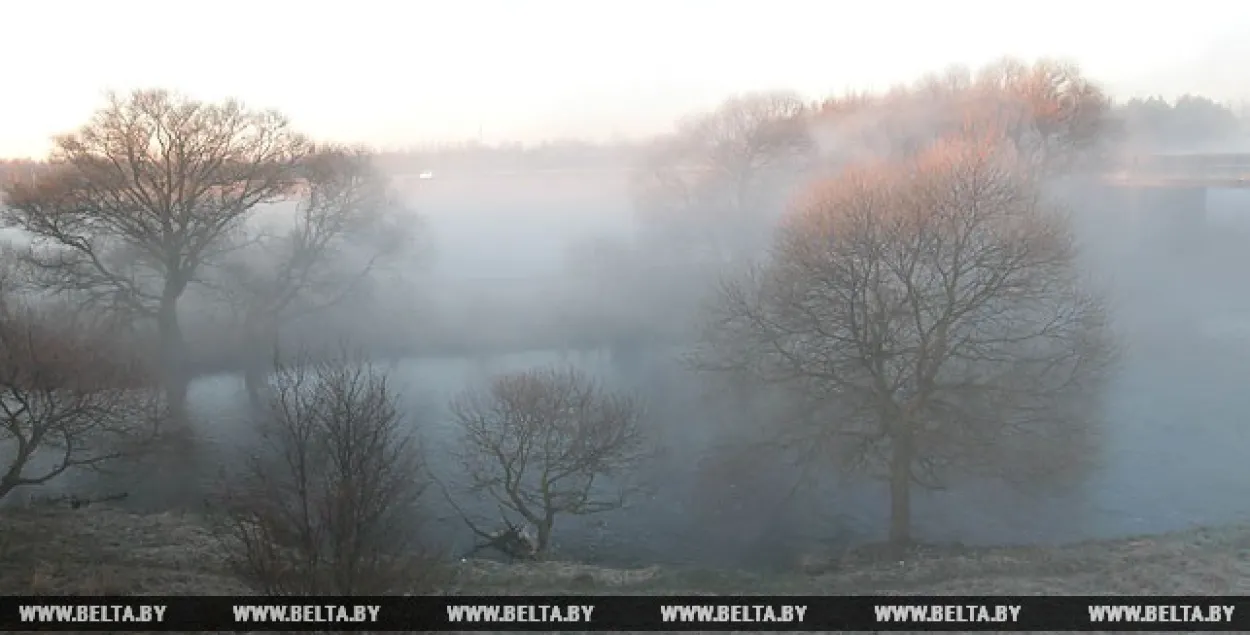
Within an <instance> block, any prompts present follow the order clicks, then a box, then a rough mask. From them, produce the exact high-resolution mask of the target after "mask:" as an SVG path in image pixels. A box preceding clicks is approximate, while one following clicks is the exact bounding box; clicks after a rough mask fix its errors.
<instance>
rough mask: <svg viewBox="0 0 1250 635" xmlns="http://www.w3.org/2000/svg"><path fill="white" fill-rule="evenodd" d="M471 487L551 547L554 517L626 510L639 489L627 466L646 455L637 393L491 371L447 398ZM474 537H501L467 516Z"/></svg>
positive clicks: (546, 375)
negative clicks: (475, 386) (478, 384)
mask: <svg viewBox="0 0 1250 635" xmlns="http://www.w3.org/2000/svg"><path fill="white" fill-rule="evenodd" d="M451 413H452V417H453V419H454V421H455V422H456V424H457V425H458V427H459V429H460V434H461V437H460V446H459V450H458V453H457V458H459V460H460V463H461V465H462V466H463V468H464V474H465V477H466V478H467V480H468V481H467V488H466V489H467V491H468V492H469V493H471V494H477V495H484V496H485V497H487V498H488V499H489V500H490V501H491V502H492V503H494V504H497V505H498V506H499V507H500V508H501V513H503V514H504V518H503V522H504V523H505V524H506V525H507V526H508V527H509V528H510V530H511V531H510V532H508V533H509V534H514V533H516V524H515V523H514V521H513V519H510V518H509V513H510V514H511V515H513V516H514V517H516V516H519V517H520V520H521V522H522V523H523V524H525V525H527V526H528V527H531V528H532V529H533V530H534V531H535V534H536V537H535V541H536V542H535V544H534V549H533V551H534V552H535V553H536V554H541V553H543V552H545V551H547V549H548V547H550V544H551V535H552V530H553V528H554V527H555V521H556V518H557V517H558V516H560V515H562V514H567V515H574V516H582V515H587V514H596V513H601V512H606V511H610V510H614V509H619V508H621V507H624V506H625V505H626V504H627V502H628V501H629V498H630V496H631V495H633V494H636V493H638V491H639V488H640V487H641V485H640V484H639V483H638V482H637V481H636V480H635V479H634V478H633V476H634V475H633V474H631V469H632V468H635V467H637V465H638V464H639V462H640V461H642V460H643V459H645V458H646V457H647V456H648V455H649V454H650V448H649V447H648V444H647V443H646V439H645V436H644V434H643V431H642V428H641V427H640V425H639V421H640V417H641V411H640V409H639V407H638V405H637V404H636V403H635V402H634V400H633V399H631V398H629V397H625V396H621V395H615V394H612V393H609V392H607V391H605V390H603V389H602V388H600V386H599V385H598V384H597V383H596V382H595V381H594V380H592V379H591V378H589V377H587V376H586V375H584V374H583V373H581V372H579V371H576V370H571V369H570V370H555V369H539V370H529V371H524V372H518V373H512V374H507V375H502V376H499V377H496V378H495V379H494V380H493V381H492V382H491V383H490V385H489V387H488V388H486V389H485V390H469V391H466V392H465V393H463V394H461V395H460V396H459V397H457V398H456V399H455V400H454V401H453V402H452V404H451ZM462 515H463V516H465V521H466V522H467V523H468V524H469V527H470V528H471V529H472V530H473V531H474V532H475V533H477V534H478V535H479V536H480V537H482V538H484V539H487V540H488V541H495V540H498V538H499V537H500V534H499V532H492V531H489V530H486V529H483V528H482V527H481V526H480V525H479V524H478V523H476V522H474V521H473V520H472V519H471V518H469V517H468V516H467V515H465V514H463V513H462Z"/></svg>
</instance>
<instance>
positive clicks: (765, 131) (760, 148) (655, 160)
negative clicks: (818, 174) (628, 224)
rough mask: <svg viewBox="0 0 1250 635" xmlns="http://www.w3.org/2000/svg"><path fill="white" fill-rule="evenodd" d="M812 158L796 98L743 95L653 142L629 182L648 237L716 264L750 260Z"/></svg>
mask: <svg viewBox="0 0 1250 635" xmlns="http://www.w3.org/2000/svg"><path fill="white" fill-rule="evenodd" d="M813 151H814V143H813V141H812V138H811V135H810V134H809V131H808V119H807V109H806V105H805V104H804V102H803V100H802V99H801V98H799V97H798V96H797V95H794V94H792V93H786V92H763V93H750V94H746V95H742V96H739V97H735V98H732V99H729V100H727V101H726V102H724V103H723V104H721V105H720V106H719V107H718V108H716V109H715V110H713V111H711V112H708V113H702V114H699V115H696V116H692V117H689V118H687V119H685V120H683V121H682V122H680V124H679V125H678V128H677V130H676V132H674V133H673V134H671V135H668V136H666V137H662V138H660V139H657V140H656V141H655V142H654V143H653V145H652V146H651V147H650V148H649V149H648V151H647V152H645V153H644V155H643V157H642V161H641V164H640V165H638V166H637V168H636V170H635V173H634V175H633V185H632V189H633V196H634V199H635V207H636V209H637V212H638V214H639V216H640V217H641V220H642V221H643V223H644V227H645V228H646V231H647V232H648V234H649V236H648V238H650V239H652V240H657V241H660V243H661V244H664V245H667V246H668V247H669V248H670V249H676V250H680V253H682V254H683V257H691V256H697V257H702V258H711V259H712V260H713V261H715V262H717V263H723V262H725V261H734V260H742V259H745V258H749V257H750V256H753V255H755V252H756V251H757V248H759V247H761V246H762V245H760V244H759V243H758V239H759V237H760V236H761V235H767V228H768V227H769V224H770V221H771V220H773V218H771V217H770V213H769V212H770V211H774V210H773V209H772V208H773V207H775V206H774V205H773V204H772V203H773V202H774V201H775V200H777V195H778V193H779V192H780V191H784V189H785V184H786V183H788V182H789V180H790V179H792V178H793V177H794V176H796V175H797V174H798V173H801V172H802V171H803V170H805V169H806V167H807V165H808V162H809V161H810V159H811V157H812V153H813Z"/></svg>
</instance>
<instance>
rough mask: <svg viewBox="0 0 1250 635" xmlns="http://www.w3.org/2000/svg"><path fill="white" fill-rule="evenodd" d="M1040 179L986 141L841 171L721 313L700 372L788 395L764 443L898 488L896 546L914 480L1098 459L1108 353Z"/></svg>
mask: <svg viewBox="0 0 1250 635" xmlns="http://www.w3.org/2000/svg"><path fill="white" fill-rule="evenodd" d="M1031 173H1032V172H1031V170H1029V169H1023V170H1022V169H1019V164H1017V163H1016V162H1015V161H1014V155H1013V154H1012V153H1011V152H1010V151H1009V150H1005V149H1003V145H1002V144H1000V143H998V142H997V140H996V139H993V140H986V139H981V138H976V139H960V140H952V141H945V142H941V143H938V144H937V145H935V146H933V147H932V148H931V149H930V150H928V151H927V152H924V153H923V154H922V155H920V156H918V157H916V158H914V159H912V160H909V161H899V162H894V163H887V164H880V165H873V166H868V167H860V168H856V169H851V170H848V171H847V172H846V173H844V174H843V175H841V176H839V177H837V178H835V179H832V180H830V181H828V182H825V183H821V184H819V185H818V186H816V187H815V188H813V190H812V192H811V193H810V195H809V196H808V197H807V198H806V199H805V200H804V201H803V202H802V203H800V204H799V205H798V206H797V207H796V209H795V211H794V213H793V214H792V215H791V216H790V217H789V218H788V219H787V222H786V224H785V226H784V228H783V230H782V231H781V233H780V234H779V236H778V238H777V242H776V245H775V248H774V251H773V254H772V259H771V261H770V262H769V263H768V264H767V265H766V266H764V267H762V268H761V269H759V270H758V271H756V272H755V273H754V274H752V275H750V276H748V277H747V278H746V279H744V280H742V281H736V282H733V283H730V284H727V285H726V286H725V288H724V289H723V290H722V291H721V293H720V296H719V299H718V301H717V303H716V304H715V305H714V307H713V311H712V315H713V319H712V321H711V322H710V323H709V326H708V329H707V332H706V339H705V340H704V344H703V346H702V348H701V350H700V351H699V355H698V356H697V357H696V359H697V363H698V366H699V367H700V368H703V369H705V370H710V371H719V372H727V373H731V376H737V377H742V378H746V379H749V380H750V381H751V383H753V384H756V385H758V384H760V383H761V382H762V383H763V384H766V385H767V386H769V387H772V388H774V389H776V390H778V391H780V393H781V396H780V397H779V398H778V399H777V403H780V404H783V405H784V406H785V407H787V408H789V409H790V410H789V411H788V412H786V413H783V414H784V415H786V416H782V415H778V417H777V421H778V425H777V426H776V427H774V428H771V429H770V431H769V436H771V437H774V438H779V439H783V440H787V441H789V442H791V443H792V445H793V447H795V448H798V449H801V450H803V451H805V452H807V456H809V457H817V456H823V457H825V458H828V457H832V458H834V460H835V461H836V462H837V463H838V464H839V465H840V466H841V467H843V468H846V469H853V470H859V471H863V472H867V473H868V474H869V475H872V476H878V477H881V478H883V479H884V480H886V481H887V482H888V483H889V488H890V489H889V492H890V498H891V501H892V508H891V522H890V539H891V541H892V542H894V543H898V544H901V543H905V542H907V541H909V540H910V537H911V533H910V532H911V517H910V512H911V504H910V501H911V491H912V487H913V485H919V486H923V487H941V486H943V485H944V484H945V483H947V482H948V480H949V478H950V477H951V476H953V475H957V474H960V473H980V474H989V475H993V476H999V477H1006V478H1010V479H1012V480H1014V481H1015V482H1019V483H1029V482H1033V483H1044V482H1054V481H1055V480H1056V479H1066V478H1070V477H1076V476H1079V475H1081V474H1083V473H1084V472H1083V470H1082V469H1081V468H1083V467H1085V466H1086V465H1087V464H1088V461H1089V459H1090V458H1091V456H1092V455H1091V449H1092V444H1091V441H1092V440H1093V439H1094V438H1095V436H1096V434H1095V433H1096V431H1097V421H1098V418H1099V415H1100V410H1099V407H1098V405H1099V404H1098V399H1099V398H1100V396H1101V394H1102V392H1101V388H1102V385H1103V382H1102V380H1103V379H1105V376H1106V371H1107V370H1108V365H1109V363H1110V362H1111V361H1112V359H1113V355H1112V353H1113V350H1114V347H1113V346H1112V341H1111V338H1110V335H1109V330H1108V326H1107V322H1106V315H1105V311H1104V307H1103V305H1102V303H1101V301H1100V298H1099V297H1098V295H1097V294H1094V293H1092V292H1091V291H1090V289H1088V288H1087V287H1086V286H1085V285H1084V284H1083V280H1082V278H1081V276H1080V274H1079V273H1078V270H1077V269H1078V268H1077V265H1076V262H1075V256H1076V252H1075V248H1074V246H1073V237H1072V234H1071V230H1070V227H1069V225H1068V224H1067V222H1066V219H1065V218H1064V217H1063V216H1062V215H1061V214H1058V213H1056V212H1054V211H1053V210H1051V209H1049V208H1047V207H1046V206H1045V205H1043V204H1042V203H1041V202H1040V198H1039V193H1038V190H1037V187H1036V184H1035V183H1034V182H1033V180H1032V179H1031V178H1030V174H1031ZM774 396H775V395H774ZM775 397H776V396H775ZM782 423H784V424H785V425H782Z"/></svg>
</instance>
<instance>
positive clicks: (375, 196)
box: [208, 147, 418, 405]
mask: <svg viewBox="0 0 1250 635" xmlns="http://www.w3.org/2000/svg"><path fill="white" fill-rule="evenodd" d="M300 174H301V176H302V177H303V178H304V181H305V186H304V188H303V189H302V193H301V195H300V196H299V198H298V200H297V201H295V202H294V204H293V205H291V208H292V210H293V214H292V215H291V216H285V215H274V217H272V218H266V219H255V220H256V221H257V222H255V223H253V226H252V227H250V228H249V230H250V231H249V232H248V233H247V234H245V235H243V236H242V237H241V238H242V239H243V240H244V241H245V242H246V245H245V246H244V247H242V248H240V249H238V250H235V251H233V252H232V253H231V254H230V255H229V256H227V257H226V258H224V259H223V262H222V263H221V266H219V267H216V268H214V269H213V271H211V272H209V274H208V277H209V278H210V286H211V288H212V291H213V292H214V293H213V295H214V296H216V297H219V298H222V299H224V300H225V301H226V303H227V305H228V306H230V307H231V308H232V309H233V310H234V312H235V313H236V314H237V315H236V318H237V323H238V329H239V330H238V332H239V337H240V342H241V349H242V351H243V354H244V355H246V356H248V359H246V361H245V365H244V369H245V377H246V380H247V388H248V394H249V396H250V397H251V399H252V401H253V403H254V404H257V405H259V404H262V403H263V399H264V398H263V396H262V394H261V393H262V388H263V386H264V383H265V375H266V374H267V373H268V372H269V370H271V369H270V368H269V367H268V366H269V364H270V362H271V356H270V351H272V350H273V348H274V347H275V346H277V344H278V328H279V325H281V324H285V323H289V322H291V321H293V320H296V319H298V318H300V317H303V316H306V315H309V314H311V313H314V312H317V311H320V310H323V309H326V308H328V307H331V306H334V305H337V304H340V303H342V302H344V301H346V300H349V299H363V298H361V297H360V296H362V295H363V294H364V293H365V292H367V290H368V287H369V285H368V283H369V282H370V280H371V275H372V274H374V273H375V272H376V271H377V270H378V269H379V268H380V267H382V266H385V265H387V264H390V262H391V260H392V259H394V258H396V257H399V256H403V255H405V254H407V253H409V248H410V247H412V246H413V239H414V237H415V231H416V229H417V224H416V223H417V220H418V219H417V216H416V215H415V214H414V213H412V212H411V211H410V210H407V209H406V208H405V207H404V206H403V205H402V204H401V202H400V201H399V200H398V199H397V197H396V195H395V193H394V192H393V191H392V189H391V187H390V179H389V178H388V177H387V176H386V175H385V174H383V173H382V172H381V171H380V170H378V169H377V167H376V166H375V165H374V163H373V156H372V155H371V154H370V153H368V152H366V151H363V150H352V149H346V148H339V147H327V148H319V149H318V150H317V152H316V153H315V154H312V155H310V156H309V157H307V158H305V160H304V161H303V162H301V164H300Z"/></svg>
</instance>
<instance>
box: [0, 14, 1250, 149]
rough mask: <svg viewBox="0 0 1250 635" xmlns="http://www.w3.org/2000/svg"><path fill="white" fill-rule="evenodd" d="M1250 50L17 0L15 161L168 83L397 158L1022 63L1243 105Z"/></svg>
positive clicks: (1150, 26) (6, 136) (12, 76)
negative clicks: (1071, 63)
mask: <svg viewBox="0 0 1250 635" xmlns="http://www.w3.org/2000/svg"><path fill="white" fill-rule="evenodd" d="M1247 36H1250V2H1244V1H1243V0H1229V1H1227V2H1215V1H1207V0H1189V1H1188V2H1183V3H1174V2H1168V3H1153V2H1136V1H1134V2H1120V1H1118V0H1047V1H1045V2H1027V3H1026V2H1019V1H1014V0H983V1H980V0H945V1H941V2H938V1H932V0H915V1H912V2H907V1H902V0H868V1H859V0H811V1H804V0H754V1H751V2H745V1H743V0H611V1H609V0H580V1H579V0H442V1H432V0H377V1H375V0H353V1H351V2H316V1H307V0H305V1H303V2H295V1H287V0H251V1H250V2H245V1H236V0H214V1H209V2H186V1H171V0H164V1H157V0H153V1H146V0H111V1H108V2H101V1H95V0H82V1H73V0H6V1H5V2H4V3H3V4H0V42H2V43H3V45H4V49H5V50H6V51H7V52H8V55H7V56H6V57H7V59H6V60H5V61H6V64H5V67H4V80H5V87H6V90H5V91H3V92H4V96H3V98H0V156H3V155H8V156H22V155H37V154H42V153H43V152H44V151H45V149H46V147H47V139H48V137H49V136H50V135H52V134H54V133H57V132H62V131H66V130H69V129H72V128H73V127H75V126H77V125H79V124H80V123H82V122H83V121H84V120H85V118H86V117H87V116H88V115H89V114H90V113H91V111H92V110H93V109H94V108H95V107H96V106H98V105H99V104H100V98H101V95H102V94H103V92H104V91H105V90H107V89H110V88H111V89H120V90H128V89H131V88H136V87H151V86H160V87H167V88H173V89H177V90H181V91H183V92H187V93H189V94H192V95H194V96H197V97H202V98H211V99H217V98H221V97H226V96H234V97H239V98H242V99H244V100H245V101H247V102H248V103H249V104H251V105H255V106H264V107H275V108H279V109H281V110H283V111H285V112H286V113H287V114H289V115H290V116H291V117H292V118H293V119H294V120H295V122H296V123H297V124H298V125H299V126H300V127H301V128H303V129H304V130H306V131H308V132H310V133H311V134H313V135H315V136H318V137H321V138H327V139H334V140H341V141H353V142H364V143H368V144H371V145H377V146H383V147H406V146H412V145H417V144H420V143H423V142H442V141H458V140H464V139H468V138H476V137H477V136H478V133H479V130H481V132H482V134H483V136H484V138H485V140H486V141H488V142H496V141H513V140H515V141H537V140H541V139H545V138H553V137H595V138H607V137H611V136H613V135H623V136H635V135H639V134H648V133H651V132H654V131H657V130H661V129H664V128H665V127H667V125H668V124H669V123H670V122H671V120H672V119H673V118H674V117H675V116H677V115H679V114H681V113H684V112H687V111H689V110H690V109H693V108H700V107H704V106H707V105H710V104H713V103H715V102H716V101H717V100H718V99H720V98H722V97H724V96H725V95H727V94H729V93H734V92H741V91H745V90H752V89H762V88H793V89H796V90H799V91H802V92H804V93H806V94H809V95H811V96H813V97H816V96H820V95H822V94H826V93H829V92H841V91H843V90H846V89H849V88H881V87H885V86H888V85H890V84H892V83H895V82H898V81H904V80H910V79H912V78H914V77H916V76H917V75H920V74H922V73H924V72H925V71H928V70H937V69H940V68H941V67H943V66H946V65H947V64H950V63H963V64H970V65H976V64H980V63H984V62H986V61H989V60H992V59H994V58H996V57H1000V56H1002V55H1005V54H1010V55H1016V56H1021V57H1025V58H1032V57H1036V56H1041V55H1050V56H1058V57H1065V58H1069V59H1073V60H1076V61H1078V62H1080V63H1082V64H1083V65H1084V67H1085V68H1086V70H1087V71H1088V72H1089V73H1090V74H1092V75H1095V76H1097V77H1098V78H1100V79H1103V80H1104V81H1105V83H1106V85H1107V86H1108V87H1109V88H1110V89H1112V90H1113V91H1114V92H1115V93H1116V94H1118V95H1122V96H1131V95H1139V94H1155V93H1157V94H1163V95H1166V96H1174V95H1176V94H1180V93H1184V92H1200V93H1203V94H1207V95H1209V96H1211V97H1215V98H1217V99H1223V100H1241V99H1246V98H1250V75H1246V74H1245V72H1244V69H1246V68H1247V67H1248V66H1250V38H1247Z"/></svg>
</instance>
